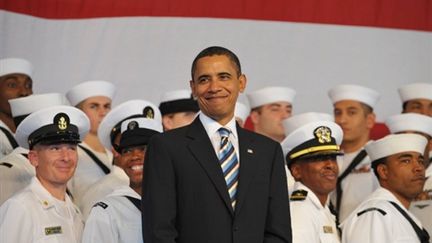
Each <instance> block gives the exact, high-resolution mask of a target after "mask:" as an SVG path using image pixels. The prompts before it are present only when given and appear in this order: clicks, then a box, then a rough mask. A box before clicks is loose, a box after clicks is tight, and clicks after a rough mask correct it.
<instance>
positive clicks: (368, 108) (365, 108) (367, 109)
mask: <svg viewBox="0 0 432 243" xmlns="http://www.w3.org/2000/svg"><path fill="white" fill-rule="evenodd" d="M360 104H361V107H362V108H363V111H364V113H365V115H368V114H371V113H372V112H373V108H372V107H371V106H369V105H367V104H365V103H363V102H360Z"/></svg>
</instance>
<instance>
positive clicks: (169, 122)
mask: <svg viewBox="0 0 432 243" xmlns="http://www.w3.org/2000/svg"><path fill="white" fill-rule="evenodd" d="M162 124H163V127H164V129H165V131H168V130H171V129H172V128H173V122H172V119H171V118H170V117H168V116H163V117H162Z"/></svg>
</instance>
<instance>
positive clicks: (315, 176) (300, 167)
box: [290, 155, 339, 205]
mask: <svg viewBox="0 0 432 243" xmlns="http://www.w3.org/2000/svg"><path fill="white" fill-rule="evenodd" d="M290 170H291V174H292V175H293V177H294V178H295V179H296V181H300V182H301V183H303V185H305V186H307V187H308V188H309V189H310V190H311V191H312V192H313V193H315V195H316V196H317V197H318V198H319V199H320V201H321V203H322V204H323V205H324V203H325V202H326V200H327V197H328V194H329V193H330V192H331V191H333V190H334V189H335V188H336V182H337V176H338V173H339V169H338V165H337V162H336V155H321V156H317V157H313V158H308V159H306V158H305V159H299V160H297V161H296V162H294V163H293V164H292V165H291V166H290Z"/></svg>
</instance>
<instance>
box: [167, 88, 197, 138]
mask: <svg viewBox="0 0 432 243" xmlns="http://www.w3.org/2000/svg"><path fill="white" fill-rule="evenodd" d="M159 110H160V112H161V113H162V124H163V127H164V131H169V130H172V129H175V128H178V127H183V126H186V125H189V124H190V123H191V122H192V121H193V119H194V118H195V116H196V113H197V112H198V111H199V107H198V103H197V101H196V100H195V99H194V98H193V97H192V94H191V91H190V90H184V89H181V90H173V91H169V92H166V93H164V94H163V95H162V98H161V102H160V104H159Z"/></svg>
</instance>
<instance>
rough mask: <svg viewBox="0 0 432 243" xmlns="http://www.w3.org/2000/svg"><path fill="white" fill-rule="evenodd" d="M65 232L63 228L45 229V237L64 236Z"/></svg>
mask: <svg viewBox="0 0 432 243" xmlns="http://www.w3.org/2000/svg"><path fill="white" fill-rule="evenodd" d="M62 233H63V230H62V227H61V226H53V227H46V228H45V235H54V234H62Z"/></svg>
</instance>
